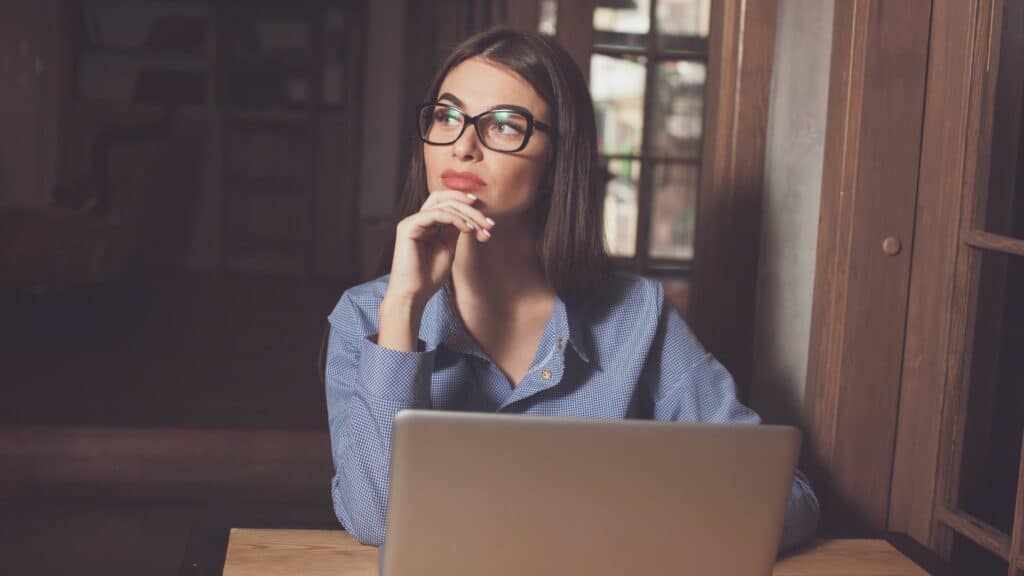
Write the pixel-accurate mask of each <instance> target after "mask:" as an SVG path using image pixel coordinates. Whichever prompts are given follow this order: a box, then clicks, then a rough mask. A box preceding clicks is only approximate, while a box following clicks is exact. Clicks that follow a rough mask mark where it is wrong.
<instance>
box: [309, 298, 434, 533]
mask: <svg viewBox="0 0 1024 576" xmlns="http://www.w3.org/2000/svg"><path fill="white" fill-rule="evenodd" d="M330 321H331V333H330V339H329V341H328V349H327V368H326V372H327V373H326V378H325V381H326V389H327V390H326V392H327V416H328V423H329V427H330V432H331V452H332V455H333V457H334V469H335V475H334V478H333V480H332V485H331V496H332V500H333V501H334V511H335V514H336V516H337V517H338V521H339V522H341V525H342V526H343V527H344V528H345V529H346V530H348V531H349V532H350V533H351V534H352V535H353V536H354V537H355V538H356V539H357V540H359V541H360V542H361V543H363V544H370V545H373V546H379V545H380V544H381V543H382V542H383V541H384V532H385V527H386V525H385V518H386V514H387V493H388V471H389V459H390V454H391V426H392V422H393V420H394V417H395V414H397V413H398V411H399V410H403V409H406V408H430V375H431V372H432V371H433V367H434V352H433V351H429V352H404V351H398V350H392V349H389V348H385V347H382V346H379V345H378V344H377V343H376V341H375V340H376V335H370V336H367V334H372V332H373V330H374V326H373V323H372V322H371V321H370V319H368V318H367V317H366V314H365V313H364V312H363V311H362V310H360V309H359V307H358V306H357V305H356V304H355V303H354V302H353V301H352V297H351V296H350V295H349V294H348V293H346V294H345V295H344V296H342V298H341V301H340V302H339V303H338V306H337V307H336V308H335V310H334V313H332V314H331V316H330ZM418 348H419V349H420V350H422V349H423V346H422V345H420V346H418Z"/></svg>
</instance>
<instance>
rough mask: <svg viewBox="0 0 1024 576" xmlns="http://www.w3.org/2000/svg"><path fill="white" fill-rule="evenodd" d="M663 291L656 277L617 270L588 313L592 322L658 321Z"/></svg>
mask: <svg viewBox="0 0 1024 576" xmlns="http://www.w3.org/2000/svg"><path fill="white" fill-rule="evenodd" d="M664 294H665V292H664V289H663V288H662V286H661V282H658V281H657V280H653V279H651V278H645V277H643V276H637V275H636V274H631V273H629V272H623V271H614V272H612V273H610V274H609V275H608V277H607V280H606V284H605V286H604V290H602V291H601V294H600V297H599V298H597V299H595V300H593V301H591V302H590V306H589V310H588V314H587V316H588V317H589V318H590V319H591V321H592V322H612V323H622V322H625V323H627V324H633V323H636V321H638V320H643V319H650V320H651V321H653V322H657V318H658V316H659V315H660V314H661V308H662V306H663V305H664V300H665V296H664Z"/></svg>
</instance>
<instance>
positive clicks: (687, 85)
mask: <svg viewBox="0 0 1024 576" xmlns="http://www.w3.org/2000/svg"><path fill="white" fill-rule="evenodd" d="M554 4H555V3H554V2H542V3H541V31H542V32H544V33H552V32H553V31H554V29H555V27H556V15H555V14H554V13H553V8H552V6H553V5H554ZM583 5H584V6H586V7H587V8H588V9H590V8H592V11H593V14H592V15H583V14H574V13H566V12H567V9H569V10H571V9H573V8H578V5H577V4H576V3H566V2H563V3H562V4H561V6H559V8H560V9H561V11H562V14H559V15H558V16H557V18H558V19H559V20H561V21H567V20H569V19H575V18H577V17H583V18H587V19H591V20H592V24H593V26H592V30H591V32H592V43H591V46H590V47H589V48H590V51H589V52H590V54H589V61H590V66H589V78H590V91H591V95H592V96H593V98H594V106H595V113H596V116H597V130H598V148H599V152H600V155H601V160H602V166H603V168H604V171H605V178H606V184H605V205H604V208H605V241H606V243H607V247H608V251H609V253H610V254H611V255H612V256H613V257H614V258H615V259H616V260H617V261H618V262H619V263H620V264H621V265H623V266H624V267H628V268H631V269H633V270H636V271H638V272H640V273H662V272H667V273H670V274H671V273H676V274H678V273H682V272H688V271H689V270H690V269H691V268H692V262H693V258H694V235H695V225H696V213H697V199H698V197H699V183H700V174H701V160H702V158H701V150H702V147H703V134H704V125H703V124H704V94H705V83H706V79H707V67H708V36H709V28H710V15H711V0H597V1H596V2H595V3H594V4H593V5H592V6H590V5H588V4H587V3H583Z"/></svg>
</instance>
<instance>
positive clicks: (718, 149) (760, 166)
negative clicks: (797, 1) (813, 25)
mask: <svg viewBox="0 0 1024 576" xmlns="http://www.w3.org/2000/svg"><path fill="white" fill-rule="evenodd" d="M777 16H778V2H777V1H776V0H758V1H756V2H748V1H747V0H724V1H722V2H715V3H714V4H713V5H712V9H711V30H712V35H713V37H712V38H711V45H710V55H709V67H708V79H707V89H706V92H705V94H706V97H705V113H704V117H705V119H706V120H705V122H706V124H705V126H707V130H706V132H705V135H704V150H703V155H704V162H703V166H704V167H705V168H704V171H703V173H702V174H701V182H700V190H701V192H700V200H699V201H698V203H697V204H698V206H697V210H698V213H697V222H699V225H698V226H697V231H696V238H695V239H694V243H695V246H694V250H695V254H694V261H695V264H694V266H695V268H694V285H693V305H692V306H691V308H690V310H691V316H692V320H693V328H694V331H695V332H696V334H697V335H698V337H699V338H700V340H701V342H702V343H703V344H704V346H705V347H706V348H707V349H708V350H709V351H710V352H711V353H713V354H714V355H715V356H716V357H718V359H719V360H721V361H722V363H723V364H724V365H725V366H726V367H727V368H728V369H729V370H730V371H731V372H732V374H733V377H734V378H735V380H736V382H737V386H738V388H739V389H740V394H741V397H743V398H745V397H746V396H747V390H748V387H749V383H750V380H751V378H752V366H753V358H754V339H753V326H754V307H755V302H756V297H757V294H756V287H757V256H758V243H759V241H760V229H761V204H762V196H763V193H764V159H765V142H766V140H767V132H768V111H769V106H768V104H769V99H770V96H771V76H772V63H773V57H774V53H775V31H776V21H777Z"/></svg>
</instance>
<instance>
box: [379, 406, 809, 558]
mask: <svg viewBox="0 0 1024 576" xmlns="http://www.w3.org/2000/svg"><path fill="white" fill-rule="evenodd" d="M799 451H800V433H799V431H798V430H797V429H796V428H793V427H790V426H765V425H760V426H751V425H710V424H684V423H674V422H657V421H649V420H586V419H579V418H562V417H547V416H524V415H506V414H493V413H468V412H443V411H436V410H404V411H401V412H399V413H398V415H397V416H396V418H395V422H394V435H393V444H392V453H391V483H390V488H389V496H388V498H389V509H388V517H387V533H386V537H385V542H384V546H383V547H382V548H381V550H380V554H381V564H380V565H381V573H382V574H384V575H385V576H393V575H401V576H408V575H417V576H458V575H473V576H481V575H489V576H505V575H509V576H511V575H516V576H521V575H522V574H531V575H548V574H550V575H558V576H565V575H568V574H581V575H582V574H586V575H588V576H596V575H616V576H621V575H623V574H643V575H645V576H654V575H658V574H672V575H679V574H699V575H701V576H711V575H716V574H723V575H729V576H743V575H751V576H761V575H768V574H771V572H772V567H773V565H774V562H775V558H776V554H777V550H778V546H779V542H780V539H781V537H782V524H783V520H784V517H785V509H786V505H787V502H788V499H789V494H790V487H791V485H792V482H793V474H794V469H795V466H796V461H797V456H798V454H799Z"/></svg>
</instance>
